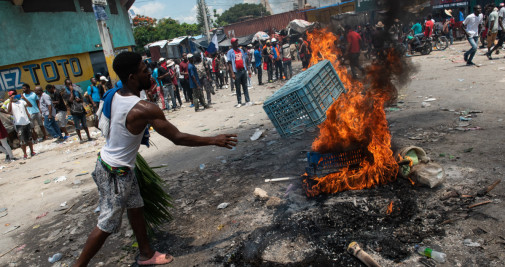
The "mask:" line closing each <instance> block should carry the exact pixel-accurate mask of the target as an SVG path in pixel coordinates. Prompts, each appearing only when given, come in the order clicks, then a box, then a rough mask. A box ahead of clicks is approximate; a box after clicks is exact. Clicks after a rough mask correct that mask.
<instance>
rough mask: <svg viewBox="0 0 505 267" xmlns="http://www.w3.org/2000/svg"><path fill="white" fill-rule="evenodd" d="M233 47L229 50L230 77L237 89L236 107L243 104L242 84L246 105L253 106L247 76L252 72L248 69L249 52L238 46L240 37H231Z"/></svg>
mask: <svg viewBox="0 0 505 267" xmlns="http://www.w3.org/2000/svg"><path fill="white" fill-rule="evenodd" d="M231 46H232V48H231V49H230V50H229V51H228V53H227V56H228V71H229V73H230V77H231V78H232V79H233V80H235V88H236V90H237V102H238V103H237V105H235V107H237V108H239V107H241V106H242V94H241V92H240V86H242V90H243V92H244V97H245V102H246V106H251V105H252V103H251V100H250V99H249V90H248V89H247V76H248V75H249V74H250V72H248V71H247V64H248V58H247V53H245V52H244V51H243V50H242V49H240V48H238V39H237V38H232V39H231Z"/></svg>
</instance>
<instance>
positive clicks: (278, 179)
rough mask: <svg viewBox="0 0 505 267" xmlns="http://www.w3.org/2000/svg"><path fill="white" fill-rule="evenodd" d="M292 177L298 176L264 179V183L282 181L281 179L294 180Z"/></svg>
mask: <svg viewBox="0 0 505 267" xmlns="http://www.w3.org/2000/svg"><path fill="white" fill-rule="evenodd" d="M294 179H298V177H283V178H274V179H265V183H269V182H283V181H289V180H294Z"/></svg>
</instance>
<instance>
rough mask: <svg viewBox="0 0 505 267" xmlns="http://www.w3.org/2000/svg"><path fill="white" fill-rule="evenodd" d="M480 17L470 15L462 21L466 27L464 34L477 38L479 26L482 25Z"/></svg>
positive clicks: (480, 15)
mask: <svg viewBox="0 0 505 267" xmlns="http://www.w3.org/2000/svg"><path fill="white" fill-rule="evenodd" d="M482 17H483V16H482V14H479V16H475V14H474V13H472V14H470V15H468V16H467V17H466V19H465V21H463V24H464V25H465V26H466V32H467V33H468V34H469V35H470V37H476V36H479V25H480V24H482Z"/></svg>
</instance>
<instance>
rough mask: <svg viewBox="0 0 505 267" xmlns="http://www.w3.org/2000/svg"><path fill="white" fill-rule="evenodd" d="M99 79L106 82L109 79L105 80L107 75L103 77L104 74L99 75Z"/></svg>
mask: <svg viewBox="0 0 505 267" xmlns="http://www.w3.org/2000/svg"><path fill="white" fill-rule="evenodd" d="M100 81H106V82H108V81H109V80H107V77H105V76H100Z"/></svg>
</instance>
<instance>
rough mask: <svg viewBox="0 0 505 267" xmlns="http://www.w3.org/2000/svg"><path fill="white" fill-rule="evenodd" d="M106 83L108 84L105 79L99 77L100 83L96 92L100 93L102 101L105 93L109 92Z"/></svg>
mask: <svg viewBox="0 0 505 267" xmlns="http://www.w3.org/2000/svg"><path fill="white" fill-rule="evenodd" d="M107 82H109V80H108V79H107V77H105V76H100V83H99V84H98V85H97V87H98V91H100V99H102V98H103V95H104V94H105V92H107V90H109V88H108V87H107Z"/></svg>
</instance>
